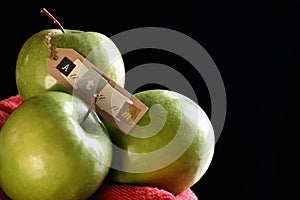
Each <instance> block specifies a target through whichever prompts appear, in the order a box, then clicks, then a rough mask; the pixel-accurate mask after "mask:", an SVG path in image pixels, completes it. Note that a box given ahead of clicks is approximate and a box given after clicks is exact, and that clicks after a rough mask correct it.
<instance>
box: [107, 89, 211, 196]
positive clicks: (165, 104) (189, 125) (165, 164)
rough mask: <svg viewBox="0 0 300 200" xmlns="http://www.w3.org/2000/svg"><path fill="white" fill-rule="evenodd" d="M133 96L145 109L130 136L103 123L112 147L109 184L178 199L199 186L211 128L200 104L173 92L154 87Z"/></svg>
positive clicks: (206, 162) (208, 158)
mask: <svg viewBox="0 0 300 200" xmlns="http://www.w3.org/2000/svg"><path fill="white" fill-rule="evenodd" d="M134 95H135V97H137V98H138V99H139V100H140V101H141V102H143V103H144V104H145V105H147V106H148V107H149V110H148V111H147V113H146V114H145V115H144V116H143V117H142V118H141V120H140V121H139V122H138V124H137V125H136V126H135V127H134V128H133V129H132V131H131V132H130V133H129V134H128V135H124V134H121V133H120V132H119V131H118V130H117V129H116V128H115V127H114V126H112V125H111V124H110V123H109V122H108V121H104V123H105V125H106V127H107V128H108V130H109V132H110V133H111V139H112V141H113V144H114V147H113V151H114V157H113V161H112V165H111V170H110V171H109V175H108V180H109V181H112V182H117V183H126V184H135V185H146V186H154V187H158V188H160V189H165V190H167V191H169V192H172V193H173V194H175V195H177V194H179V193H181V192H183V191H184V190H185V189H187V188H189V187H191V186H193V185H194V184H195V183H196V182H198V181H199V180H200V178H201V177H202V176H203V175H204V173H205V172H206V170H207V169H208V167H209V165H210V163H211V161H212V157H213V153H214V142H215V140H214V132H213V128H212V124H211V122H210V120H209V118H208V117H207V115H206V113H205V112H204V110H203V109H201V107H200V106H199V105H198V104H196V103H195V102H193V101H192V100H191V99H189V98H187V97H186V96H183V95H181V94H179V93H177V92H174V91H169V90H162V89H153V90H145V91H142V92H139V93H136V94H134Z"/></svg>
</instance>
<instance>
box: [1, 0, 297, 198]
mask: <svg viewBox="0 0 300 200" xmlns="http://www.w3.org/2000/svg"><path fill="white" fill-rule="evenodd" d="M62 2H63V3H62ZM208 2H209V3H208ZM43 7H45V8H47V9H48V10H49V11H50V12H51V13H52V14H53V15H55V16H56V18H57V19H58V20H59V21H60V23H61V24H62V25H63V26H64V28H68V29H80V30H85V31H90V30H91V31H97V32H100V33H103V34H105V35H107V36H112V35H114V34H117V33H120V32H122V31H125V30H129V29H133V28H138V27H145V26H157V27H165V28H170V29H173V30H176V31H179V32H181V33H184V34H186V35H188V36H189V37H191V38H193V39H195V40H196V41H197V42H198V43H199V44H201V45H202V46H203V47H204V48H205V49H206V51H207V52H208V53H209V54H210V55H211V57H212V59H213V60H214V61H215V63H216V65H217V66H218V69H219V71H220V73H221V75H222V78H223V81H224V84H225V88H226V93H227V101H228V102H227V103H228V104H227V116H226V122H225V126H224V129H223V132H222V134H221V137H220V138H219V140H218V141H217V143H216V148H215V155H214V158H213V161H212V163H211V165H210V167H209V169H208V171H207V172H206V174H205V175H204V176H203V177H202V179H201V180H200V181H199V182H198V183H197V184H196V185H194V186H193V187H192V189H193V190H194V192H195V193H196V194H197V196H198V197H199V199H202V200H205V199H207V200H210V199H217V198H225V199H240V200H241V199H243V200H244V199H252V200H253V199H264V200H266V199H275V198H276V197H282V198H284V199H289V198H290V197H292V193H293V192H296V191H294V190H293V189H294V187H293V185H294V186H296V185H297V179H296V173H295V171H294V170H293V169H294V168H295V167H294V166H295V163H296V162H297V160H298V159H299V156H296V154H295V153H296V147H297V145H293V141H296V137H297V134H298V133H299V131H297V130H296V129H294V128H295V123H296V120H297V121H298V120H299V116H298V117H297V115H295V116H294V115H292V111H295V110H296V107H295V105H296V103H297V101H296V96H297V93H298V92H299V89H298V87H297V86H298V85H297V83H296V76H297V74H296V69H297V68H299V61H298V55H299V47H298V45H297V44H296V39H297V38H298V37H299V34H298V31H297V29H296V28H297V27H298V26H299V25H300V23H299V19H300V18H299V17H300V14H299V9H300V3H299V1H297V0H294V1H292V0H286V1H237V0H236V1H216V0H212V1H207V2H203V1H179V2H178V1H163V0H160V1H137V2H132V1H121V0H120V1H116V0H112V1H89V0H85V1H78V2H76V1H70V2H68V1H23V2H22V3H20V2H16V1H8V2H7V3H6V5H5V6H4V5H1V8H0V9H1V12H0V16H1V21H0V23H1V43H0V44H1V48H2V51H1V52H2V53H1V55H2V56H1V72H0V73H1V78H0V81H1V83H0V84H1V99H4V98H7V97H9V96H11V95H15V94H17V90H16V86H15V78H14V70H15V63H16V59H17V55H18V51H19V50H20V48H21V46H22V44H23V43H24V42H25V40H26V39H27V38H28V37H30V36H31V35H32V34H34V33H36V32H38V31H40V30H42V29H48V28H57V27H56V25H55V24H53V22H52V21H50V20H49V19H48V18H47V17H46V16H45V15H42V14H41V13H40V10H41V8H43ZM124 62H125V65H126V69H127V70H129V69H130V68H132V67H134V66H136V65H140V64H143V63H147V62H158V63H164V64H166V65H169V66H172V67H174V68H175V69H178V70H179V71H180V69H181V72H182V73H184V74H185V75H186V76H187V77H188V78H189V79H190V81H191V83H192V84H193V87H195V90H196V91H197V93H198V95H199V97H201V98H200V99H201V100H200V104H201V105H200V106H201V107H203V108H204V109H205V110H206V112H207V113H208V114H209V113H210V101H209V97H208V95H209V94H208V93H207V90H206V89H205V87H203V84H202V83H201V77H200V76H196V75H195V74H193V73H189V72H187V71H186V70H182V68H183V67H184V66H187V67H188V65H189V64H188V63H187V62H185V61H184V60H182V59H180V58H178V57H177V56H174V55H170V54H168V53H166V52H160V51H154V50H153V51H151V50H148V51H147V50H145V51H137V52H132V53H130V54H128V55H124ZM197 83H198V84H197ZM149 87H154V86H149ZM157 87H158V86H157ZM292 155H295V156H294V157H293V156H292ZM293 181H296V184H295V183H294V182H293Z"/></svg>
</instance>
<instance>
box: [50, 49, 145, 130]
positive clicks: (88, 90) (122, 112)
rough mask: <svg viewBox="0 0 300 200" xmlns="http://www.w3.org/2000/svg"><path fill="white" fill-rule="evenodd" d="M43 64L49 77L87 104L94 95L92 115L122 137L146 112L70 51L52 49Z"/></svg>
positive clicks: (126, 93)
mask: <svg viewBox="0 0 300 200" xmlns="http://www.w3.org/2000/svg"><path fill="white" fill-rule="evenodd" d="M47 65H48V71H49V74H50V75H51V76H53V77H54V78H55V79H56V80H57V81H58V82H59V83H61V84H62V85H64V86H65V87H66V88H68V89H69V90H71V91H73V93H74V94H75V95H77V96H78V97H79V98H81V99H82V100H83V101H85V102H86V103H87V104H90V103H91V102H92V100H93V98H94V94H98V96H99V99H98V101H97V102H96V105H95V110H96V112H97V113H98V114H99V115H101V116H102V117H103V118H105V119H106V120H108V121H109V122H111V123H112V124H113V125H114V126H115V127H116V128H118V129H119V130H120V131H122V132H123V133H124V134H128V133H129V132H130V131H131V129H132V128H133V127H134V126H135V125H136V123H137V122H138V121H139V120H140V119H141V117H142V116H143V115H144V114H145V113H146V111H147V110H148V107H147V106H146V105H144V104H143V103H142V102H141V101H139V100H138V99H137V98H136V97H135V96H133V95H132V94H130V93H129V92H128V91H127V90H125V89H124V88H122V87H121V86H119V85H118V84H117V83H116V82H115V81H113V80H112V79H110V78H109V77H108V76H107V75H105V74H104V73H103V72H102V71H100V70H99V69H98V68H97V67H96V66H94V65H93V64H92V63H91V62H89V61H88V60H87V59H85V58H84V57H83V56H82V55H81V54H79V53H78V52H77V51H75V50H74V49H71V48H56V49H55V50H54V51H53V52H51V54H50V55H49V57H48V58H47Z"/></svg>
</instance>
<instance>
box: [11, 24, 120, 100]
mask: <svg viewBox="0 0 300 200" xmlns="http://www.w3.org/2000/svg"><path fill="white" fill-rule="evenodd" d="M50 32H51V33H55V34H53V36H52V37H51V39H50V44H51V45H50V47H49V46H48V45H47V42H46V36H47V35H49V33H50ZM48 41H49V40H48ZM104 44H105V45H104ZM58 47H60V48H73V49H74V50H76V51H77V52H78V53H80V54H81V55H82V56H84V57H86V58H87V59H88V60H89V61H90V62H92V63H93V64H94V65H96V66H97V68H99V69H100V70H101V71H103V72H104V73H105V74H106V75H107V76H108V77H110V78H111V79H113V80H114V81H116V82H117V83H118V84H119V85H120V86H122V87H124V84H125V68H124V63H123V59H122V57H121V54H120V52H119V50H118V49H117V47H116V46H115V45H114V43H113V42H112V41H111V40H110V39H109V38H108V37H107V36H105V35H103V34H101V33H98V32H93V31H80V30H68V29H66V30H65V33H64V34H63V33H62V32H61V30H59V29H47V30H42V31H39V32H37V33H35V34H33V35H32V36H31V37H29V38H28V39H27V40H26V41H25V43H24V44H23V45H22V47H21V49H20V51H19V54H18V57H17V62H16V70H15V75H16V85H17V89H18V92H19V93H20V95H21V97H22V99H24V100H26V99H27V98H29V97H31V96H35V95H37V94H39V93H41V92H43V91H49V90H50V91H62V92H67V93H70V92H71V91H69V90H68V89H66V88H65V87H64V86H63V85H61V84H59V83H58V82H57V81H56V80H55V79H54V78H53V77H52V76H51V75H50V74H49V73H48V67H47V64H46V58H47V57H48V56H49V55H50V49H55V48H58Z"/></svg>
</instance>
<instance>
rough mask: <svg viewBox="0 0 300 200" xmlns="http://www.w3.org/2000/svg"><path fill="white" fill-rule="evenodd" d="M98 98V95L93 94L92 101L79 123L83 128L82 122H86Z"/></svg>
mask: <svg viewBox="0 0 300 200" xmlns="http://www.w3.org/2000/svg"><path fill="white" fill-rule="evenodd" d="M99 98H100V95H99V94H98V93H95V94H94V99H93V101H92V102H91V105H90V107H89V109H88V111H87V112H86V113H85V115H84V117H83V118H82V120H81V122H80V126H83V124H84V122H85V121H86V119H87V118H88V116H89V114H90V113H91V112H92V110H93V108H94V107H95V105H96V103H97V101H98V99H99Z"/></svg>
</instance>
